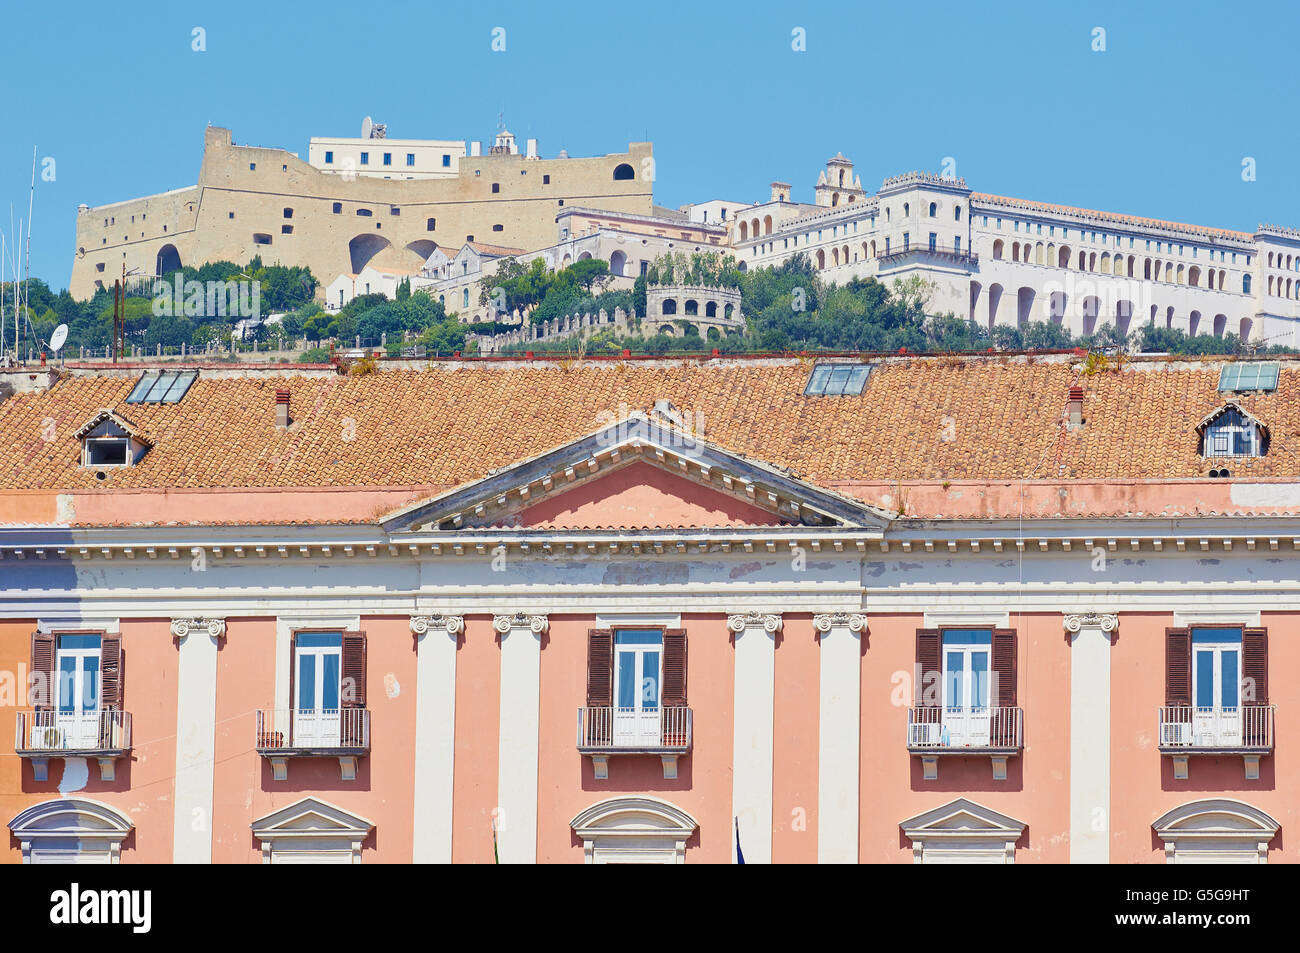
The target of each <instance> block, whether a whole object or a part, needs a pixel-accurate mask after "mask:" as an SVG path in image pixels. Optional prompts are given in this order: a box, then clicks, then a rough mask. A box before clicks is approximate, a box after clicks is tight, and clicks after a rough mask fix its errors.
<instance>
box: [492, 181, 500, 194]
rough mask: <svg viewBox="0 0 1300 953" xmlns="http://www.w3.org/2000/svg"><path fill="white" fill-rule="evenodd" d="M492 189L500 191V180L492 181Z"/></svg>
mask: <svg viewBox="0 0 1300 953" xmlns="http://www.w3.org/2000/svg"><path fill="white" fill-rule="evenodd" d="M492 191H493V193H496V192H500V191H501V183H500V182H493V183H492Z"/></svg>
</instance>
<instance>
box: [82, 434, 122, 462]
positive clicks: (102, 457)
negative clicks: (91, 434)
mask: <svg viewBox="0 0 1300 953" xmlns="http://www.w3.org/2000/svg"><path fill="white" fill-rule="evenodd" d="M130 454H131V441H130V440H128V439H127V438H126V437H96V438H92V439H88V440H87V441H86V466H88V467H124V466H126V465H127V464H128V463H129V462H130Z"/></svg>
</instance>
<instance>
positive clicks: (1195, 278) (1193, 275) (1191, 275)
mask: <svg viewBox="0 0 1300 953" xmlns="http://www.w3.org/2000/svg"><path fill="white" fill-rule="evenodd" d="M1187 283H1188V284H1189V285H1191V286H1192V287H1193V288H1199V287H1200V286H1201V269H1199V268H1197V267H1196V266H1195V265H1192V267H1191V268H1189V269H1188V270H1187Z"/></svg>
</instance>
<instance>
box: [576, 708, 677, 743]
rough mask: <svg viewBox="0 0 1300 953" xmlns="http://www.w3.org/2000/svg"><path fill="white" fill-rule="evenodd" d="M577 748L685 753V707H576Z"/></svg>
mask: <svg viewBox="0 0 1300 953" xmlns="http://www.w3.org/2000/svg"><path fill="white" fill-rule="evenodd" d="M578 747H579V748H580V749H582V750H583V751H619V750H639V751H640V750H660V749H666V750H669V751H687V750H689V749H690V747H691V710H690V709H689V708H649V709H646V708H579V709H578Z"/></svg>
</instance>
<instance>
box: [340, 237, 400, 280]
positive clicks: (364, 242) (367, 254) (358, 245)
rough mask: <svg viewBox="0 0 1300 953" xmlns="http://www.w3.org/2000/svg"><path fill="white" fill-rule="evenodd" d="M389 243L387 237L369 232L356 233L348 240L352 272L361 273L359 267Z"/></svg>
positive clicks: (362, 266) (367, 262)
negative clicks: (356, 234) (355, 235)
mask: <svg viewBox="0 0 1300 953" xmlns="http://www.w3.org/2000/svg"><path fill="white" fill-rule="evenodd" d="M391 244H392V243H391V242H389V240H388V239H387V238H383V237H381V236H379V235H375V234H373V233H371V232H366V233H365V234H362V235H358V236H357V237H356V238H354V239H352V241H350V242H348V256H349V257H350V259H351V262H352V274H354V275H359V274H361V269H362V268H364V267H366V265H368V264H369V263H370V260H371V259H372V258H374V257H375V256H376V255H378V254H379V253H380V252H381V251H383V250H384V249H385V248H388V247H389V246H390V245H391Z"/></svg>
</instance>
